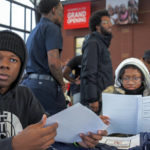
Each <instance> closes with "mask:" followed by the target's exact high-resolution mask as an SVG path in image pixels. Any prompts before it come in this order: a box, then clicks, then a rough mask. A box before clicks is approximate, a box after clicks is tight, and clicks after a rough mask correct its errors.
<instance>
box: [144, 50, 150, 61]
mask: <svg viewBox="0 0 150 150" xmlns="http://www.w3.org/2000/svg"><path fill="white" fill-rule="evenodd" d="M143 59H150V50H146V51H145V52H144V55H143Z"/></svg>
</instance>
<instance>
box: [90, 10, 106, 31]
mask: <svg viewBox="0 0 150 150" xmlns="http://www.w3.org/2000/svg"><path fill="white" fill-rule="evenodd" d="M103 16H109V14H108V11H106V10H100V11H96V12H94V13H93V14H92V16H91V17H90V20H89V26H90V30H91V31H92V32H93V31H96V26H98V25H100V23H101V18H102V17H103Z"/></svg>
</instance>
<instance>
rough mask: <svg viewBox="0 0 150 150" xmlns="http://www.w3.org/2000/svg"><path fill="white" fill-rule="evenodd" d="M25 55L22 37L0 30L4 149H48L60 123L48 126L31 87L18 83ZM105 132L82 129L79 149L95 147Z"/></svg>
mask: <svg viewBox="0 0 150 150" xmlns="http://www.w3.org/2000/svg"><path fill="white" fill-rule="evenodd" d="M26 58H27V55H26V47H25V44H24V41H23V40H22V39H21V37H20V36H18V35H17V34H16V33H14V32H11V31H0V149H1V150H46V149H47V148H49V147H50V146H51V145H52V144H53V143H54V142H55V136H56V129H57V127H58V126H59V124H57V123H53V124H51V125H49V126H47V127H45V124H46V119H47V118H46V115H44V116H43V114H44V113H45V111H44V109H43V107H42V106H41V104H40V103H39V101H38V100H37V99H36V98H35V96H34V95H33V94H32V92H31V91H30V90H29V89H28V88H26V87H23V86H20V85H18V83H19V80H20V78H21V76H22V73H23V70H24V67H25V62H26ZM42 116H43V118H42ZM41 119H42V121H41ZM103 135H106V131H102V130H99V131H97V133H96V134H94V133H91V132H90V133H89V134H88V135H85V134H83V133H82V134H81V135H80V137H81V139H82V141H81V142H80V143H78V144H79V146H80V149H81V147H82V148H83V149H84V148H93V147H95V145H96V144H97V143H98V142H99V140H100V139H101V138H102V136H103ZM76 144H77V143H76ZM72 145H73V144H72ZM50 149H51V150H52V149H53V148H51V147H50V148H49V150H50ZM68 149H69V148H68ZM57 150H60V149H57Z"/></svg>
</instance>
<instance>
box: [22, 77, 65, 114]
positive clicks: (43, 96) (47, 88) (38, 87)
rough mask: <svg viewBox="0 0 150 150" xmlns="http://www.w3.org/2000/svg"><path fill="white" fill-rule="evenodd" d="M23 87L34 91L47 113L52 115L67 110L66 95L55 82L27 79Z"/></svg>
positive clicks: (23, 82)
mask: <svg viewBox="0 0 150 150" xmlns="http://www.w3.org/2000/svg"><path fill="white" fill-rule="evenodd" d="M22 85H24V86H27V87H28V88H30V89H31V90H32V92H33V93H34V95H35V96H36V98H37V99H38V100H39V101H40V103H41V104H42V106H43V107H44V109H45V111H46V112H47V113H49V114H50V115H53V114H55V113H57V112H59V111H61V110H63V109H65V108H66V100H65V97H64V93H63V91H62V89H61V87H60V86H59V85H58V84H57V83H56V82H55V81H49V80H39V79H30V78H25V79H24V80H23V81H22Z"/></svg>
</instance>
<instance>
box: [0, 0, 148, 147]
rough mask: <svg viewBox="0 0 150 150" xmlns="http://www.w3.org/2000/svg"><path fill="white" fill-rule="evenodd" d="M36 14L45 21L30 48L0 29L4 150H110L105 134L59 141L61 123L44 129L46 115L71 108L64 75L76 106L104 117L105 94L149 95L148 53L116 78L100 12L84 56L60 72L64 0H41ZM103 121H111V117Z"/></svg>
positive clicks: (0, 143)
mask: <svg viewBox="0 0 150 150" xmlns="http://www.w3.org/2000/svg"><path fill="white" fill-rule="evenodd" d="M37 11H38V12H40V14H41V19H40V21H39V23H38V24H37V25H36V27H35V28H34V29H33V30H32V32H31V33H30V35H29V37H28V40H27V43H26V45H25V43H24V41H23V40H22V39H21V37H20V36H18V35H17V34H16V33H14V32H12V31H8V30H5V31H0V149H2V150H46V149H48V150H86V149H87V150H88V149H89V150H106V149H108V150H109V147H107V148H105V149H104V147H105V146H102V145H99V141H100V140H101V139H102V137H103V136H106V135H107V132H106V131H105V130H99V131H97V133H91V132H90V131H89V133H88V134H83V133H81V134H80V137H81V139H82V141H81V142H76V143H71V144H68V143H60V142H55V136H56V134H57V132H56V131H57V127H58V126H59V124H58V123H54V124H52V125H50V126H48V127H45V124H46V120H47V117H48V116H50V115H53V114H56V113H57V112H60V111H62V110H64V109H66V108H67V106H66V100H65V96H64V92H65V90H66V87H65V82H64V80H63V77H64V78H66V79H67V80H68V81H69V82H70V84H71V86H70V93H71V95H72V96H73V104H76V103H78V102H80V103H82V104H83V105H85V106H87V107H88V108H90V109H91V110H92V111H94V112H95V113H96V114H97V115H100V114H101V108H102V93H103V92H105V93H117V94H132V95H137V94H141V95H143V96H148V95H150V76H149V70H150V50H148V51H146V52H145V54H144V55H143V58H142V59H141V60H140V59H137V58H128V59H126V60H123V61H122V62H121V63H120V64H119V66H118V67H117V69H116V71H115V79H114V77H113V68H112V62H111V56H110V52H109V46H110V44H111V39H112V22H111V19H110V16H109V14H108V12H107V11H105V10H103V11H97V12H95V13H93V14H92V16H91V17H90V20H89V29H90V33H89V34H88V35H86V36H85V40H84V43H83V46H82V55H81V56H75V57H74V58H72V59H71V60H70V61H69V62H68V63H67V64H66V66H65V67H64V68H63V70H62V68H61V53H62V52H63V51H62V46H63V45H62V43H63V42H62V41H63V39H62V33H61V25H62V21H63V6H62V4H61V2H60V0H40V2H39V5H38V8H37ZM24 70H25V74H23V73H24ZM64 117H65V116H64ZM101 118H102V120H103V121H104V122H105V123H109V116H108V117H107V116H101ZM106 120H107V121H106ZM112 149H114V150H115V149H116V148H112Z"/></svg>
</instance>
